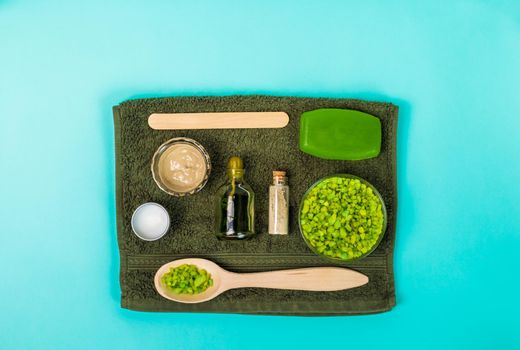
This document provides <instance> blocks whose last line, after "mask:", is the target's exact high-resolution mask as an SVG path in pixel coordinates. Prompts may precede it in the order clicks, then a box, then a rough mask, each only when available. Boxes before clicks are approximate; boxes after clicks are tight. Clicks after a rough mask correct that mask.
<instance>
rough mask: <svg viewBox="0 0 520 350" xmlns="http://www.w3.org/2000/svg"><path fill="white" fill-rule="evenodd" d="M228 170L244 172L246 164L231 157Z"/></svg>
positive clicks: (239, 159) (238, 158)
mask: <svg viewBox="0 0 520 350" xmlns="http://www.w3.org/2000/svg"><path fill="white" fill-rule="evenodd" d="M227 168H228V169H230V170H231V169H233V170H243V169H244V162H242V159H241V158H240V157H236V156H234V157H231V158H229V161H228V165H227Z"/></svg>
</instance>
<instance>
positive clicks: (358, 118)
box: [300, 108, 381, 160]
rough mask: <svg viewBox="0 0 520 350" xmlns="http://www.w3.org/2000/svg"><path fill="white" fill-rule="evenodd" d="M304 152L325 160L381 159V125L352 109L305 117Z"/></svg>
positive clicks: (302, 130)
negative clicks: (379, 157)
mask: <svg viewBox="0 0 520 350" xmlns="http://www.w3.org/2000/svg"><path fill="white" fill-rule="evenodd" d="M300 150H302V151H303V152H305V153H308V154H311V155H313V156H316V157H319V158H324V159H336V160H361V159H368V158H374V157H377V155H378V154H379V152H380V150H381V121H380V120H379V118H376V117H374V116H373V115H370V114H367V113H363V112H359V111H354V110H350V109H335V108H323V109H316V110H314V111H309V112H305V113H302V115H301V118H300Z"/></svg>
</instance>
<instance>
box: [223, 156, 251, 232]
mask: <svg viewBox="0 0 520 350" xmlns="http://www.w3.org/2000/svg"><path fill="white" fill-rule="evenodd" d="M244 172H245V171H244V163H243V162H242V159H240V158H239V157H231V158H230V159H229V162H228V167H227V177H228V178H227V181H226V183H225V184H224V185H222V186H221V187H220V188H219V189H218V190H217V193H216V225H215V226H216V230H215V233H216V236H217V238H218V239H221V240H241V239H248V238H251V237H253V236H254V235H255V228H254V226H255V224H254V223H255V213H254V212H255V208H254V202H255V194H254V192H253V190H252V189H251V186H249V185H248V184H247V183H246V182H245V180H244Z"/></svg>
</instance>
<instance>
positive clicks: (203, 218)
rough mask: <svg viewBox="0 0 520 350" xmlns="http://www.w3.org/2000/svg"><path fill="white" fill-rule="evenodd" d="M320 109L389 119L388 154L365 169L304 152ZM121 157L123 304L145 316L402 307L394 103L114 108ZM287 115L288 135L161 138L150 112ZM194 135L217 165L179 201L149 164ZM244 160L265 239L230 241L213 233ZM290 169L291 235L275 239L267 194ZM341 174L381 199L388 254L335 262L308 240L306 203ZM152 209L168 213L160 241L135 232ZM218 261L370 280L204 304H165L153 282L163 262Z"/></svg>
mask: <svg viewBox="0 0 520 350" xmlns="http://www.w3.org/2000/svg"><path fill="white" fill-rule="evenodd" d="M318 108H348V109H355V110H359V111H362V112H366V113H369V114H372V115H374V116H376V117H378V118H380V119H381V124H382V144H381V154H380V155H379V156H378V157H376V158H373V159H368V160H362V161H332V160H323V159H319V158H315V157H312V156H310V155H307V154H305V153H303V152H301V151H300V150H299V146H298V145H299V143H298V142H299V141H298V129H299V118H300V115H301V113H302V112H305V111H309V110H313V109H318ZM113 110H114V124H115V150H116V204H117V240H118V245H119V252H120V257H121V271H120V284H121V305H122V306H123V307H124V308H128V309H132V310H141V311H177V312H222V313H255V314H285V315H346V314H364V313H375V312H382V311H387V310H389V309H391V308H392V307H393V306H394V305H395V291H394V275H393V266H392V261H393V248H394V240H395V226H396V214H397V188H396V128H397V110H398V109H397V107H396V106H395V105H392V104H390V103H380V102H367V101H361V100H351V99H336V98H335V99H329V98H296V97H273V96H226V97H170V98H151V99H140V100H131V101H126V102H123V103H121V104H120V105H118V106H115V107H114V109H113ZM241 111H244V112H245V111H252V112H256V111H284V112H287V113H288V114H289V117H290V122H289V125H288V126H287V127H285V128H282V129H229V130H181V131H164V130H153V129H151V128H150V127H149V126H148V123H147V119H148V116H149V115H150V114H151V113H161V112H162V113H166V112H241ZM179 136H185V137H190V138H193V139H195V140H197V141H199V142H200V143H201V144H202V145H203V146H204V147H205V148H206V150H207V151H208V153H209V155H210V157H211V163H212V167H213V169H212V172H211V175H210V178H209V181H208V183H207V185H206V186H205V187H204V189H203V190H202V191H201V192H199V193H197V194H195V195H193V196H189V197H184V198H176V197H172V196H169V195H168V194H166V193H164V192H162V191H161V190H160V189H159V188H158V187H157V186H156V184H155V182H154V181H153V179H152V175H151V170H150V163H151V159H152V156H153V154H154V152H155V150H156V149H157V147H159V145H160V144H162V143H163V142H165V141H167V140H169V139H170V138H173V137H179ZM233 155H238V156H241V157H242V158H243V159H244V163H245V168H246V179H247V181H248V182H249V184H250V185H251V186H252V188H253V190H254V191H255V194H256V199H255V207H256V208H255V220H256V225H255V227H256V231H257V233H258V235H257V237H255V238H253V239H252V240H250V241H244V242H221V241H218V240H217V239H216V238H215V236H214V235H213V222H214V217H213V215H214V213H213V194H214V193H215V191H216V190H217V188H218V186H219V185H221V184H222V183H223V181H224V180H225V168H226V163H227V160H228V158H229V157H230V156H233ZM275 169H282V170H286V171H287V174H288V177H289V186H290V191H291V192H290V215H291V219H290V234H289V235H288V236H271V235H268V234H267V225H268V208H267V203H268V186H269V184H270V182H271V181H272V170H275ZM334 173H349V174H353V175H357V176H360V177H363V178H365V179H367V180H368V181H369V182H371V183H372V184H373V185H374V186H375V187H376V188H377V189H378V190H379V192H380V193H381V195H382V196H383V198H384V201H385V204H386V208H387V211H388V226H387V230H386V233H385V236H384V238H383V240H382V242H381V244H380V245H379V247H378V248H377V249H376V250H375V251H374V252H373V253H372V254H370V255H369V256H368V257H366V258H364V259H361V260H359V261H356V262H353V263H341V262H340V263H334V262H330V261H328V260H325V259H324V258H321V257H318V256H316V255H314V254H313V253H312V252H311V251H310V250H309V249H308V247H307V246H306V244H305V242H304V241H303V239H302V237H301V235H300V233H299V229H298V221H297V211H298V205H299V202H300V199H301V198H302V195H303V194H304V192H305V191H306V189H307V188H308V187H309V186H311V185H312V184H313V183H314V182H315V181H316V180H318V179H319V178H321V177H324V176H326V175H330V174H334ZM144 202H157V203H159V204H161V205H163V206H164V207H165V208H166V209H167V210H168V212H169V213H170V217H171V228H170V230H169V232H168V233H167V234H166V235H165V236H164V237H163V238H161V239H160V240H158V241H154V242H145V241H142V240H140V239H139V238H137V237H136V236H135V235H134V234H133V232H132V228H131V226H130V219H131V217H132V213H133V211H134V210H135V209H136V208H137V207H138V206H139V205H140V204H142V203H144ZM185 257H202V258H207V259H210V260H213V261H214V262H216V263H217V264H219V265H221V266H222V267H224V268H226V269H229V270H231V271H235V272H253V271H268V270H276V269H285V268H298V267H311V266H344V267H350V268H353V269H356V270H358V271H360V272H362V273H364V274H366V275H367V276H368V277H369V278H370V282H369V283H368V284H366V285H365V286H362V287H359V288H355V289H351V290H345V291H337V292H304V291H288V290H271V289H256V288H250V289H237V290H231V291H228V292H226V293H224V294H222V295H220V296H219V297H217V298H215V299H213V300H211V301H208V302H205V303H201V304H191V305H190V304H181V303H176V302H172V301H169V300H166V299H164V298H162V297H161V296H160V295H159V294H158V293H157V292H156V291H155V289H154V286H153V276H154V274H155V271H156V270H157V269H158V268H159V267H160V266H161V265H162V264H164V263H166V262H168V261H171V260H175V259H180V258H185Z"/></svg>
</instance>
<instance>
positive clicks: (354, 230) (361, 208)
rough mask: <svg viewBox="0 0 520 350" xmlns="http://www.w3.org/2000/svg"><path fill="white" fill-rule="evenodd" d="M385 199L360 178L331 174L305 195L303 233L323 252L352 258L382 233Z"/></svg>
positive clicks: (302, 215)
mask: <svg viewBox="0 0 520 350" xmlns="http://www.w3.org/2000/svg"><path fill="white" fill-rule="evenodd" d="M383 223H384V214H383V209H382V203H381V201H380V199H379V197H378V196H377V195H376V194H375V193H374V191H373V190H372V188H370V186H367V185H366V184H364V183H362V182H361V181H360V180H358V179H350V178H344V177H331V178H328V179H325V180H323V181H322V182H320V183H319V184H318V185H316V186H315V187H314V188H313V189H311V191H310V192H309V193H308V195H307V196H306V197H305V200H304V202H303V207H302V209H301V213H300V224H301V228H302V232H303V235H304V236H305V238H306V240H307V242H308V243H309V245H310V246H311V247H313V248H314V250H316V252H318V253H319V254H321V255H324V256H328V257H331V258H339V259H343V260H350V259H355V258H358V257H360V256H362V255H364V254H366V253H368V252H370V250H371V249H372V248H373V247H374V246H375V245H376V244H377V242H378V240H379V237H380V236H381V234H382V230H383Z"/></svg>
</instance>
